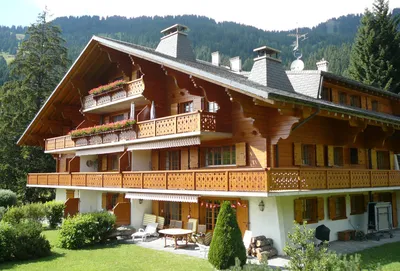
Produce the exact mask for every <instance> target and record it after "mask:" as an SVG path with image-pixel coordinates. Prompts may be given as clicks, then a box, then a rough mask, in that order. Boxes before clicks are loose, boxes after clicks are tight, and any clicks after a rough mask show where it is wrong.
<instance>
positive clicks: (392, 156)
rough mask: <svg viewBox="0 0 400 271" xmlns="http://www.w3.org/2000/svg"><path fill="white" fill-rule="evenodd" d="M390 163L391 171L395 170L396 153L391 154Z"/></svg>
mask: <svg viewBox="0 0 400 271" xmlns="http://www.w3.org/2000/svg"><path fill="white" fill-rule="evenodd" d="M389 155H390V157H389V159H390V160H389V161H390V169H391V170H394V153H393V152H392V151H390V152H389Z"/></svg>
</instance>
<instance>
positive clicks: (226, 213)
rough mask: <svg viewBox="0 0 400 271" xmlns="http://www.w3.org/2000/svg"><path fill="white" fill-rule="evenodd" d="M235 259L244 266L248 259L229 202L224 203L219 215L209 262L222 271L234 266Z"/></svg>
mask: <svg viewBox="0 0 400 271" xmlns="http://www.w3.org/2000/svg"><path fill="white" fill-rule="evenodd" d="M235 258H238V259H239V260H240V262H241V265H244V264H245V263H246V259H247V257H246V249H245V247H244V244H243V240H242V233H241V232H240V229H239V226H238V223H237V220H236V214H235V211H234V210H233V209H232V207H231V203H230V202H229V201H224V202H223V203H222V206H221V209H220V211H219V214H218V218H217V224H216V226H215V229H214V234H213V238H212V241H211V246H210V251H209V253H208V260H209V262H210V263H211V264H212V265H213V266H214V267H215V268H217V269H218V270H222V269H227V268H229V267H231V266H234V265H235Z"/></svg>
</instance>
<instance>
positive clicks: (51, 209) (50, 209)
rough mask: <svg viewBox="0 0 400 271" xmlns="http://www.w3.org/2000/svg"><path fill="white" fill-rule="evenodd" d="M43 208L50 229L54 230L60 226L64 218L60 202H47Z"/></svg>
mask: <svg viewBox="0 0 400 271" xmlns="http://www.w3.org/2000/svg"><path fill="white" fill-rule="evenodd" d="M44 206H45V211H46V218H47V220H48V221H49V226H50V228H55V227H57V225H59V224H61V222H62V219H63V217H64V209H65V204H64V203H63V202H61V201H48V202H46V203H45V204H44Z"/></svg>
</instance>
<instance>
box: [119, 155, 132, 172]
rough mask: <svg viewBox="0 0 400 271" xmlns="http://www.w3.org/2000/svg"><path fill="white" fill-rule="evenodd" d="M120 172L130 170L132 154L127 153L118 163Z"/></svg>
mask: <svg viewBox="0 0 400 271" xmlns="http://www.w3.org/2000/svg"><path fill="white" fill-rule="evenodd" d="M118 167H119V172H122V171H126V170H130V152H129V151H125V152H124V153H123V154H122V155H121V156H120V157H119V161H118Z"/></svg>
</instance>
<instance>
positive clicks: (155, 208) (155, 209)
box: [151, 200, 159, 215]
mask: <svg viewBox="0 0 400 271" xmlns="http://www.w3.org/2000/svg"><path fill="white" fill-rule="evenodd" d="M151 207H152V208H151V210H152V212H153V215H159V213H158V210H159V201H158V200H153V201H152V206H151Z"/></svg>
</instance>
